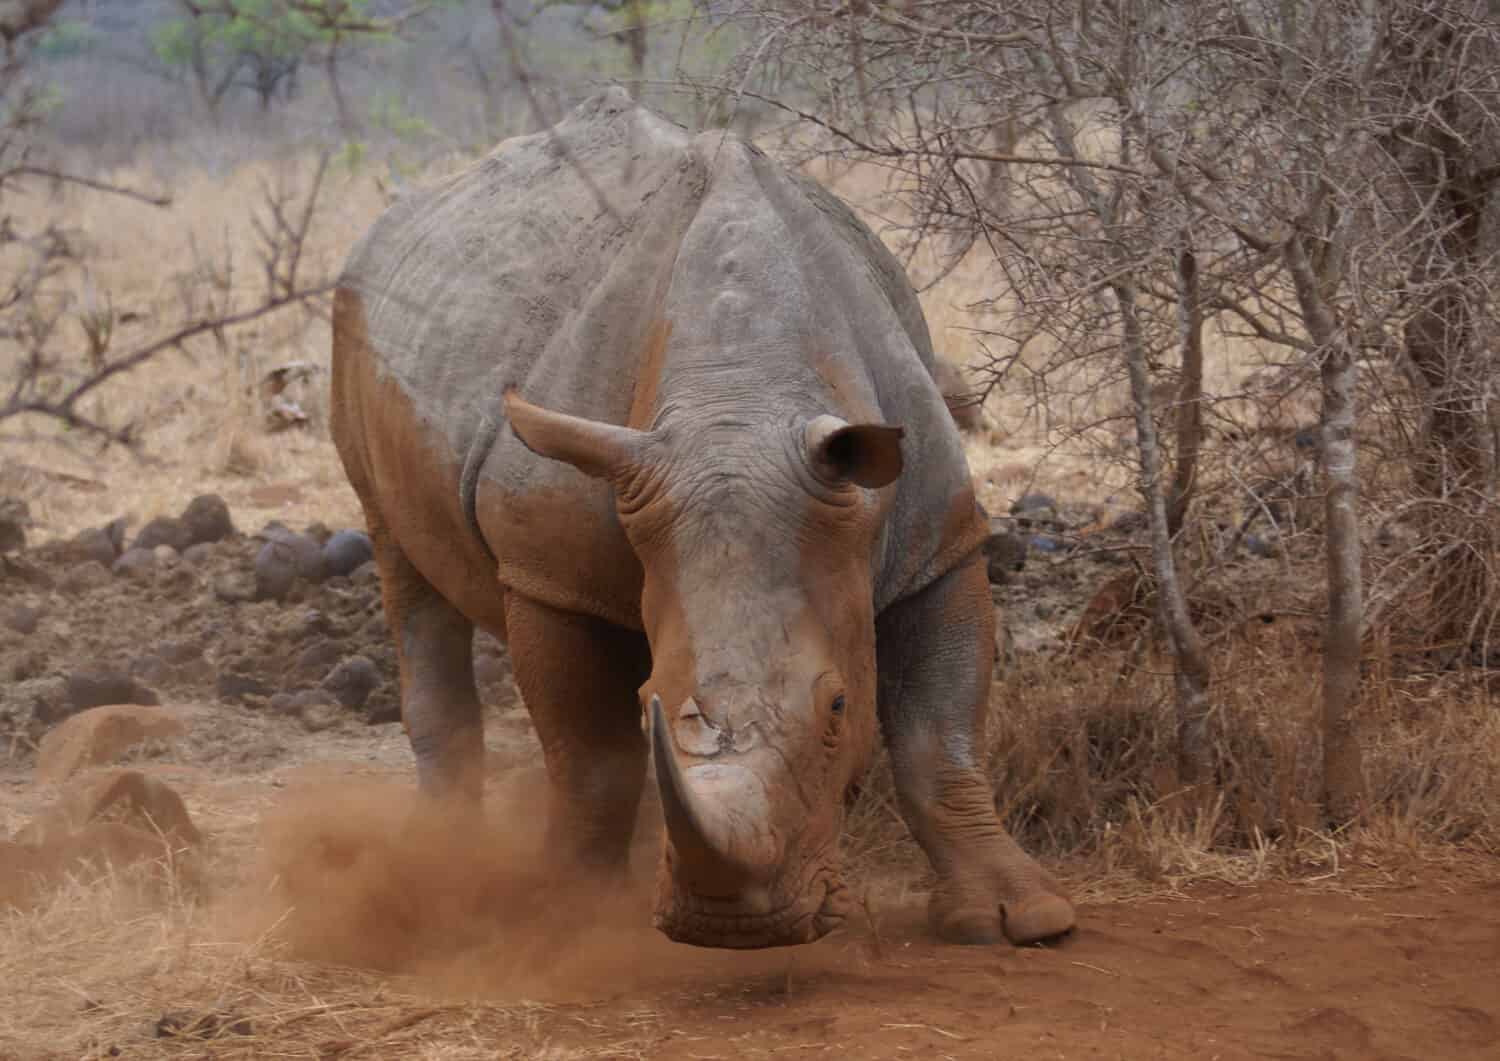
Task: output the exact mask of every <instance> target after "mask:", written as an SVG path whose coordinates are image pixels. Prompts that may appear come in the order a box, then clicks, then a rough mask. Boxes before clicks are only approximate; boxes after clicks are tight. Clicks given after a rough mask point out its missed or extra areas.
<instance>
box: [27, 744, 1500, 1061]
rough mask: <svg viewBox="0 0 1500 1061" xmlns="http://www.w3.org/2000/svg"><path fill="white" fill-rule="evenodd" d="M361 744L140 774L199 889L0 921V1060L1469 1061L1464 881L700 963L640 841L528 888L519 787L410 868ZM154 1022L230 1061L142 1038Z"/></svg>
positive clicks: (376, 748)
mask: <svg viewBox="0 0 1500 1061" xmlns="http://www.w3.org/2000/svg"><path fill="white" fill-rule="evenodd" d="M224 736H228V735H227V734H226V735H224ZM388 736H389V739H386V740H382V741H379V742H371V740H370V737H369V731H367V730H363V729H362V728H361V729H346V730H340V731H338V732H336V733H323V734H318V735H317V741H316V743H315V744H314V745H313V747H312V748H306V749H304V751H305V752H313V751H317V752H321V753H322V754H321V755H311V756H309V757H307V758H302V757H301V756H291V757H287V758H291V759H297V758H301V759H302V761H301V762H300V763H298V762H288V761H287V758H282V759H281V761H280V762H279V764H278V765H276V766H274V767H272V768H271V769H270V770H261V771H254V772H251V773H248V774H244V773H238V774H237V773H236V772H234V771H227V772H218V773H215V772H213V771H208V770H203V769H200V768H196V767H191V766H181V765H178V766H172V765H168V764H159V765H158V766H157V767H156V770H157V772H158V773H159V774H160V775H161V776H164V777H166V778H168V779H169V780H170V781H171V783H173V784H174V785H176V786H177V787H178V788H179V789H181V791H183V792H184V794H185V796H186V798H187V800H188V803H189V805H190V806H191V807H192V808H193V812H194V814H195V816H196V817H197V818H198V820H199V821H200V822H201V823H202V824H203V825H204V826H205V827H206V828H207V829H208V830H209V831H210V833H211V835H212V836H213V839H212V841H211V844H210V848H211V850H210V853H209V858H210V861H211V862H212V863H215V864H216V868H215V871H214V875H215V876H216V877H217V879H218V881H219V883H218V884H217V885H215V886H213V887H212V889H211V892H210V893H207V894H205V896H204V898H205V900H206V901H205V902H203V903H202V904H201V906H199V905H193V904H189V905H187V906H181V907H175V908H173V909H171V910H167V911H166V912H160V913H155V912H153V913H146V914H142V913H141V912H140V911H139V910H131V911H130V912H129V913H128V914H126V915H122V914H120V913H119V912H117V910H118V906H116V907H111V906H110V905H109V904H110V902H116V903H117V900H111V899H110V897H109V895H108V894H107V893H98V894H95V893H89V892H82V893H79V892H77V891H75V892H73V893H71V894H70V896H69V897H65V901H63V902H61V903H60V904H59V905H58V906H57V907H55V908H54V909H52V910H50V911H49V910H45V909H44V910H43V911H41V912H40V913H37V914H34V915H31V918H32V919H29V920H28V919H27V918H21V919H18V920H16V921H14V922H13V923H12V924H11V925H10V926H9V928H8V931H9V932H10V936H9V938H5V939H0V944H3V945H0V952H3V951H6V950H9V951H10V953H8V954H6V953H0V980H4V981H5V982H6V983H7V984H9V985H12V988H14V994H13V1003H14V1005H15V1007H16V1008H14V1009H12V1010H10V1011H9V1012H6V1013H0V1057H3V1058H6V1059H9V1058H11V1057H16V1058H24V1059H31V1058H51V1057H58V1058H62V1057H70V1058H77V1057H80V1056H82V1057H88V1058H95V1057H105V1056H124V1057H131V1058H176V1057H215V1058H217V1057H246V1058H249V1057H271V1056H277V1057H280V1056H285V1057H323V1058H328V1057H337V1056H343V1055H344V1054H346V1053H348V1054H351V1055H353V1056H361V1057H392V1058H394V1057H421V1058H431V1059H441V1061H467V1059H470V1058H473V1059H478V1058H495V1057H500V1058H543V1059H547V1061H576V1059H583V1058H662V1059H707V1058H726V1059H727V1058H767V1059H769V1058H800V1057H836V1058H893V1059H894V1058H915V1057H921V1058H992V1057H1027V1058H1038V1059H1041V1058H1093V1057H1099V1058H1123V1059H1132V1061H1133V1059H1137V1058H1139V1059H1150V1058H1194V1059H1199V1058H1203V1059H1208V1058H1225V1059H1229V1058H1298V1059H1304V1058H1305V1059H1325V1058H1333V1059H1343V1058H1348V1059H1367V1058H1375V1059H1395V1058H1409V1059H1417V1058H1421V1059H1427V1058H1487V1057H1495V1058H1500V864H1497V863H1496V862H1494V861H1493V860H1488V861H1487V860H1483V859H1478V858H1475V859H1470V860H1468V861H1463V862H1450V863H1446V864H1437V865H1435V864H1422V863H1420V862H1416V861H1414V860H1413V861H1411V862H1409V863H1407V864H1403V865H1402V866H1400V867H1395V866H1391V865H1383V866H1381V867H1380V870H1381V872H1380V874H1379V875H1378V876H1376V875H1374V874H1372V873H1371V872H1370V871H1368V870H1360V869H1355V870H1353V871H1347V870H1346V871H1345V872H1343V873H1341V874H1340V875H1338V876H1337V877H1333V878H1330V879H1327V880H1324V881H1321V882H1317V881H1315V882H1304V883H1298V884H1289V883H1262V884H1257V885H1254V886H1249V887H1236V886H1230V885H1227V884H1222V883H1203V884H1198V885H1194V886H1190V887H1188V888H1186V889H1185V890H1184V891H1183V892H1182V893H1181V894H1179V895H1175V896H1172V897H1163V898H1154V899H1149V900H1140V901H1131V902H1111V903H1096V904H1092V905H1086V906H1084V907H1083V908H1082V910H1081V914H1082V931H1081V932H1080V933H1079V934H1078V935H1077V936H1076V937H1074V938H1072V939H1070V940H1069V941H1067V942H1065V943H1063V944H1061V945H1059V946H1055V947H1051V948H1045V949H1040V948H1028V949H1019V950H1018V949H1012V948H1010V947H992V948H983V947H981V948H968V947H957V946H947V945H943V944H939V943H936V942H934V941H933V940H932V939H931V938H929V937H928V935H927V934H926V931H925V926H924V924H923V911H922V903H921V896H920V894H919V893H917V892H915V891H909V892H905V893H903V892H902V891H901V887H900V885H899V884H898V885H890V884H887V885H885V886H884V887H883V888H882V889H877V893H876V894H877V895H879V896H884V898H878V899H877V900H876V901H875V902H874V903H873V904H872V907H873V918H874V925H873V928H872V925H871V922H870V920H869V919H867V918H864V917H858V918H856V919H855V921H854V922H853V923H851V924H850V925H849V926H847V927H846V928H845V929H844V930H842V931H841V932H839V933H836V934H835V935H834V936H831V937H829V938H828V939H826V940H824V941H822V942H820V943H819V944H817V945H815V946H812V947H807V948H797V949H794V950H778V951H760V952H743V953H735V952H726V951H704V950H699V949H696V948H690V947H682V946H678V945H675V944H671V943H668V942H667V941H666V940H664V939H663V938H662V937H661V936H659V935H657V934H656V933H654V932H653V931H652V930H651V929H650V928H649V913H648V908H649V900H648V897H647V894H646V891H645V888H646V886H647V885H648V884H649V881H650V877H651V874H650V870H649V868H648V866H649V863H650V861H651V857H650V856H651V851H650V847H651V843H650V840H649V838H643V841H642V844H641V845H640V850H639V851H638V854H639V855H641V856H642V858H641V860H640V864H638V866H637V872H636V874H635V876H636V879H637V881H638V882H640V883H638V885H637V886H636V887H635V888H618V887H616V888H601V887H600V886H599V885H598V884H597V883H593V882H579V881H574V880H568V879H561V878H557V877H556V876H555V875H553V876H549V875H548V873H547V872H546V871H543V870H537V869H535V868H534V864H533V863H532V861H530V860H529V858H528V856H527V853H526V852H527V850H528V844H529V843H530V842H531V838H534V832H535V826H536V824H537V821H538V816H536V815H529V814H528V813H527V807H530V806H532V805H533V804H535V803H536V795H537V793H538V792H539V791H540V772H539V769H538V768H536V767H535V766H534V765H533V766H531V767H526V766H519V767H518V766H517V765H516V764H515V762H514V760H512V761H511V766H510V768H509V769H508V770H506V771H503V773H504V776H506V777H508V779H509V782H508V783H507V784H502V785H500V786H497V787H498V788H499V789H500V791H499V792H497V793H496V796H495V798H496V800H497V802H498V804H499V805H500V806H501V807H502V814H501V816H499V824H498V825H497V826H496V827H495V829H494V831H492V832H491V833H489V834H488V835H482V836H475V835H468V836H451V837H449V836H442V835H426V836H421V837H419V838H418V839H417V840H416V841H415V842H414V841H412V840H411V838H410V834H409V833H407V832H403V831H402V830H401V829H400V828H399V827H398V825H397V824H396V823H398V822H399V821H400V819H401V818H402V817H403V813H402V808H403V807H406V806H409V791H410V789H409V782H410V779H409V776H408V770H409V767H408V766H407V765H406V764H400V763H397V762H395V761H394V760H396V759H397V758H398V754H397V753H398V751H399V750H400V749H399V748H398V747H397V744H398V742H397V741H396V740H395V737H396V736H397V735H388ZM237 739H243V737H239V738H237ZM366 745H368V746H366ZM356 749H359V750H358V751H357V750H356ZM351 753H354V754H351ZM325 756H326V757H325ZM19 780H20V779H19V778H17V779H14V783H13V784H11V785H8V786H6V787H7V788H8V789H9V791H8V792H6V793H5V798H4V799H3V800H0V802H3V803H5V804H8V805H9V806H8V807H7V809H8V810H10V811H11V812H12V813H13V814H14V813H15V812H19V811H22V810H29V809H30V808H29V807H27V806H26V804H27V803H28V802H30V800H29V799H22V794H23V793H22V788H23V786H22V785H21V784H20V783H19ZM528 833H530V834H532V836H531V837H528ZM1393 881H1394V882H1393ZM278 889H279V890H278ZM272 893H275V894H276V896H277V899H276V902H275V903H273V904H272V906H271V907H270V908H268V909H267V910H262V911H258V912H257V911H254V910H252V909H251V907H253V906H254V902H253V900H254V897H256V896H267V895H271V894H272ZM90 904H93V905H92V907H91V906H90ZM126 909H128V907H127V908H126ZM288 911H292V912H291V913H289V912H288ZM272 923H274V931H272V932H268V931H267V928H268V927H269V926H270V925H271V924H272ZM4 927H6V926H4V925H0V928H4ZM273 936H274V937H277V938H280V939H282V940H284V941H285V946H276V947H269V946H268V945H267V942H266V941H267V940H268V939H270V938H271V937H273ZM24 947H33V948H34V949H35V950H34V955H33V954H27V953H23V952H22V949H23V948H24ZM371 965H375V966H385V967H387V969H388V970H390V971H386V972H376V971H373V970H372V969H371V968H370V966H371ZM361 967H363V968H361ZM12 988H8V989H7V990H8V992H9V991H11V990H12ZM80 995H83V996H84V997H86V998H87V999H89V1002H88V1003H87V1006H88V1007H89V1008H88V1010H87V1014H85V1013H84V1012H81V1011H80V1010H79V1002H78V999H79V997H80ZM172 1013H189V1014H194V1013H197V1014H202V1013H208V1014H230V1015H232V1019H231V1017H224V1018H223V1019H222V1020H221V1023H222V1024H223V1025H224V1026H226V1027H238V1025H237V1024H236V1023H235V1022H236V1021H239V1020H240V1019H241V1018H243V1019H244V1020H245V1021H246V1024H245V1027H247V1028H253V1033H252V1034H249V1035H241V1034H238V1033H225V1034H223V1035H222V1036H221V1037H218V1038H212V1039H210V1040H204V1039H200V1038H190V1039H189V1040H188V1041H182V1040H171V1039H165V1040H164V1039H161V1038H158V1037H156V1033H155V1032H154V1031H153V1030H152V1029H154V1028H155V1027H156V1026H157V1025H158V1023H159V1022H160V1020H162V1019H163V1014H172ZM173 1019H178V1018H173ZM215 1019H219V1018H218V1017H216V1018H215ZM81 1021H88V1022H89V1023H90V1024H91V1027H89V1028H87V1029H80V1027H79V1024H80V1022H81ZM111 1050H116V1051H118V1053H111V1052H110V1051H111Z"/></svg>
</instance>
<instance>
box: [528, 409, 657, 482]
mask: <svg viewBox="0 0 1500 1061" xmlns="http://www.w3.org/2000/svg"><path fill="white" fill-rule="evenodd" d="M504 403H505V416H506V419H508V420H509V421H510V424H511V427H513V428H515V430H516V437H517V438H519V439H520V440H521V441H522V442H523V443H525V445H526V448H527V449H529V450H531V452H533V453H535V454H536V455H537V456H539V457H549V458H551V459H552V460H559V461H563V462H565V463H567V464H571V465H572V466H573V467H575V468H577V469H578V470H579V471H581V472H583V473H584V474H585V475H591V476H593V477H594V478H596V479H613V478H616V477H617V476H619V475H621V474H623V473H625V472H626V471H628V470H630V469H631V468H633V467H635V466H636V465H637V464H639V463H640V461H641V458H642V457H643V456H644V454H645V449H646V443H647V440H648V439H649V437H650V436H649V435H647V434H646V433H645V432H643V431H635V430H633V429H631V428H628V427H619V426H617V425H615V424H602V423H600V422H599V421H597V420H585V419H584V418H583V417H581V416H569V415H568V414H566V413H554V412H552V411H551V410H550V409H543V408H542V407H541V406H539V405H532V404H531V403H530V402H528V401H526V400H525V399H523V398H522V397H521V396H520V395H519V394H517V393H516V388H515V387H508V388H506V391H505V395H504Z"/></svg>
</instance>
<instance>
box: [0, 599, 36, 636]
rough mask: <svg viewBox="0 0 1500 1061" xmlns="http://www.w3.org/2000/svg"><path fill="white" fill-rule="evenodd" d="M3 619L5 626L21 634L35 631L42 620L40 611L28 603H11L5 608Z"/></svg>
mask: <svg viewBox="0 0 1500 1061" xmlns="http://www.w3.org/2000/svg"><path fill="white" fill-rule="evenodd" d="M3 621H4V623H5V625H6V626H8V627H9V628H10V629H12V630H14V631H15V632H16V633H18V634H21V635H22V636H25V635H28V634H34V633H36V628H37V625H38V624H39V623H40V622H41V621H42V612H41V609H39V608H34V607H32V606H31V605H30V604H12V605H11V606H10V607H8V608H6V609H5V612H4V616H3Z"/></svg>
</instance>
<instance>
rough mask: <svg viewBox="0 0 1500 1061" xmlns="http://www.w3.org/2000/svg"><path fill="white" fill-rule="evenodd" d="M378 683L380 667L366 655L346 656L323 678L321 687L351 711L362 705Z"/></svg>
mask: <svg viewBox="0 0 1500 1061" xmlns="http://www.w3.org/2000/svg"><path fill="white" fill-rule="evenodd" d="M379 685H380V668H378V667H376V666H375V661H374V660H372V659H370V658H369V657H368V656H350V657H348V658H347V659H345V660H344V661H343V662H342V663H340V664H339V665H338V666H337V667H334V668H333V670H332V671H331V672H329V675H328V677H327V678H324V679H323V688H324V689H325V690H327V691H328V692H329V694H331V695H332V696H333V698H334V699H335V700H337V701H338V702H339V703H340V704H343V705H344V706H345V707H346V708H349V709H350V710H351V711H358V710H359V709H360V708H362V707H364V706H365V701H366V700H368V699H369V698H370V694H371V693H372V692H374V691H375V689H376V687H377V686H379Z"/></svg>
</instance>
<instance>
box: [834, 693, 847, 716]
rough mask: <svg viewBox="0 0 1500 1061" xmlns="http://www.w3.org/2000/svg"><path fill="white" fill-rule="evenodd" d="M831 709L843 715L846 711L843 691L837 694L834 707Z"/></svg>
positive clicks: (836, 713)
mask: <svg viewBox="0 0 1500 1061" xmlns="http://www.w3.org/2000/svg"><path fill="white" fill-rule="evenodd" d="M831 710H832V711H833V713H834V714H835V715H842V714H843V713H844V694H843V693H839V695H838V696H835V697H834V698H833V707H832V708H831Z"/></svg>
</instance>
